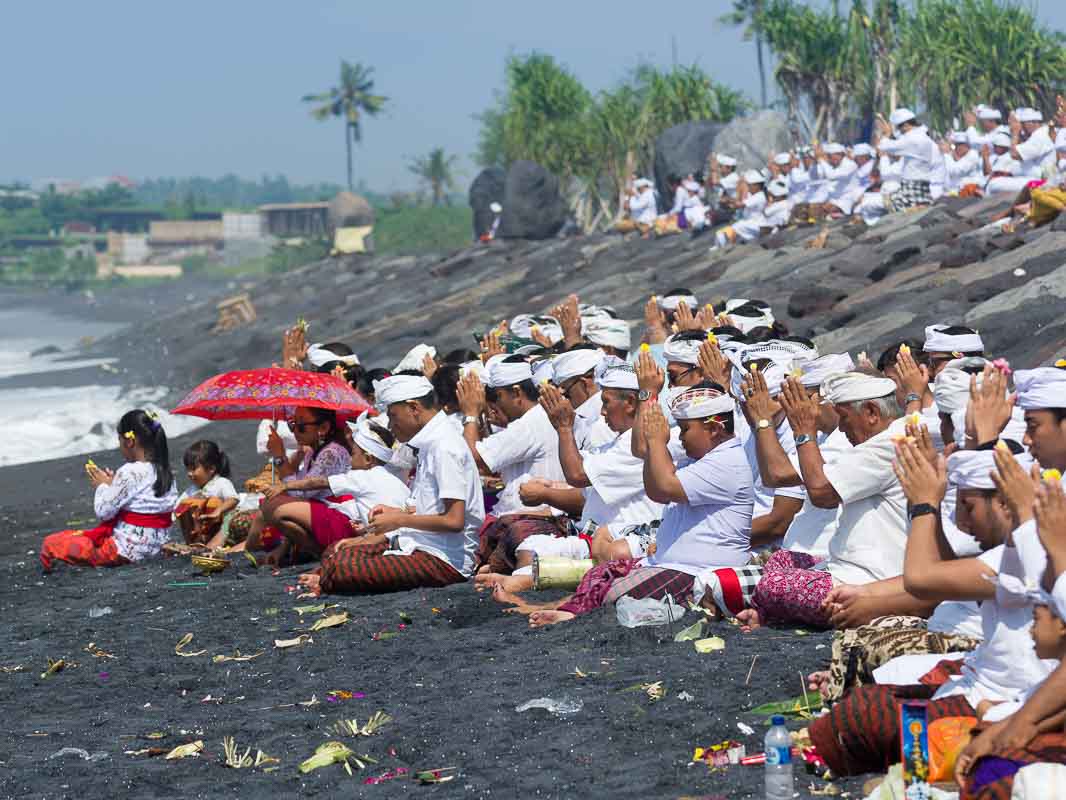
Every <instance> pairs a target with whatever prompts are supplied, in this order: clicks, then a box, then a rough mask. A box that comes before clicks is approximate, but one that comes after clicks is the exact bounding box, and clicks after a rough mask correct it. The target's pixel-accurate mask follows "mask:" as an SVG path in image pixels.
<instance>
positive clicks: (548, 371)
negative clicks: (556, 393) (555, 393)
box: [529, 356, 555, 385]
mask: <svg viewBox="0 0 1066 800" xmlns="http://www.w3.org/2000/svg"><path fill="white" fill-rule="evenodd" d="M529 370H530V372H532V373H533V382H534V383H536V384H538V385H540V384H541V383H550V382H552V381H554V380H555V359H554V358H553V357H551V356H548V357H547V358H538V359H535V360H534V361H532V362H530V365H529Z"/></svg>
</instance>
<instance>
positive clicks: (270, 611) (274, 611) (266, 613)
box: [263, 606, 278, 617]
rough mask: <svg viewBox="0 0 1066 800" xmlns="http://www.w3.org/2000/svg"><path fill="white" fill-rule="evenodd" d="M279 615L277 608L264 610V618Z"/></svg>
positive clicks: (272, 607)
mask: <svg viewBox="0 0 1066 800" xmlns="http://www.w3.org/2000/svg"><path fill="white" fill-rule="evenodd" d="M277 615H278V609H277V606H271V607H270V608H264V609H263V616H264V617H276V616H277Z"/></svg>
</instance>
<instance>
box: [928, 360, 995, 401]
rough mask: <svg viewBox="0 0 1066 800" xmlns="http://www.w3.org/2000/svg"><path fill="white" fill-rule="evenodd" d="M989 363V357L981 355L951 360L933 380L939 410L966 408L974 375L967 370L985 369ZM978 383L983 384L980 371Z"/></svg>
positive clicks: (934, 396) (934, 394)
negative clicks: (985, 357)
mask: <svg viewBox="0 0 1066 800" xmlns="http://www.w3.org/2000/svg"><path fill="white" fill-rule="evenodd" d="M987 363H988V361H987V359H984V358H981V357H979V356H970V357H969V358H956V359H955V360H954V361H949V362H948V363H947V365H946V366H945V367H944V369H942V370H940V372H939V373H937V376H936V379H935V380H934V381H933V399H934V400H935V401H936V408H937V411H939V412H941V413H943V414H954V413H955V412H956V411H958V410H959V409H964V408H966V405H967V404H968V403H969V402H970V378H971V377H973V375H972V374H971V373H969V372H966V371H965V370H967V369H974V368H977V369H982V370H983V369H984V367H985V364H987ZM977 385H978V386H980V385H981V375H980V373H978V374H977Z"/></svg>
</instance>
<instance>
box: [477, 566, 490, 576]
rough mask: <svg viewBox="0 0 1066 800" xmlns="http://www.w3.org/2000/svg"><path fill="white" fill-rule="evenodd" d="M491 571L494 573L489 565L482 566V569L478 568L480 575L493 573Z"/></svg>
mask: <svg viewBox="0 0 1066 800" xmlns="http://www.w3.org/2000/svg"><path fill="white" fill-rule="evenodd" d="M491 571H492V568H491V567H490V566H489V565H488V564H482V565H481V566H480V567H478V568H477V574H478V575H480V574H482V573H483V572H491Z"/></svg>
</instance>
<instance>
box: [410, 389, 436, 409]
mask: <svg viewBox="0 0 1066 800" xmlns="http://www.w3.org/2000/svg"><path fill="white" fill-rule="evenodd" d="M414 401H415V402H416V403H418V404H419V405H420V406H422V408H429V409H433V408H440V401H439V400H438V399H437V393H436V392H435V391H434V392H429V393H427V394H424V395H422V396H421V397H416V398H414Z"/></svg>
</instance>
